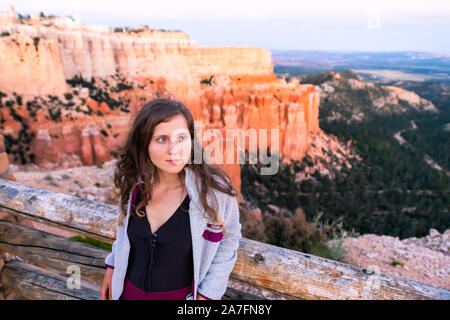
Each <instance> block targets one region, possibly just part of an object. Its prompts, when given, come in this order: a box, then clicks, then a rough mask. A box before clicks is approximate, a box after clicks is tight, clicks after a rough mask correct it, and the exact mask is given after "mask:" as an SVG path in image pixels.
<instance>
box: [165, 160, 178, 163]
mask: <svg viewBox="0 0 450 320" xmlns="http://www.w3.org/2000/svg"><path fill="white" fill-rule="evenodd" d="M166 161H167V162H168V163H170V164H179V163H180V161H181V160H166Z"/></svg>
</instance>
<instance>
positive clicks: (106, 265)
mask: <svg viewBox="0 0 450 320" xmlns="http://www.w3.org/2000/svg"><path fill="white" fill-rule="evenodd" d="M105 268H111V269H114V266H110V265H109V264H106V263H105Z"/></svg>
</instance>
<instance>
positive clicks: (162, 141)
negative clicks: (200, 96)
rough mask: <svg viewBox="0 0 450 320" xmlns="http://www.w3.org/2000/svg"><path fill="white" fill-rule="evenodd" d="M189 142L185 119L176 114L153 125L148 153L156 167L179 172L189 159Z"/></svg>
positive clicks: (169, 171) (189, 136) (189, 137)
mask: <svg viewBox="0 0 450 320" xmlns="http://www.w3.org/2000/svg"><path fill="white" fill-rule="evenodd" d="M191 144H192V143H191V135H190V133H189V129H188V125H187V121H186V119H185V118H184V117H183V116H182V115H181V114H178V115H176V116H173V117H172V118H171V119H170V120H169V121H167V122H161V123H159V124H158V125H157V126H156V127H155V129H154V131H153V136H152V139H151V140H150V144H149V146H148V154H149V157H150V160H151V161H152V163H153V164H154V165H155V166H156V167H157V168H158V169H160V170H163V171H165V172H168V173H179V172H180V171H181V170H183V168H184V166H185V165H186V163H187V162H188V161H189V158H190V155H191V148H192V146H191ZM170 160H172V161H170Z"/></svg>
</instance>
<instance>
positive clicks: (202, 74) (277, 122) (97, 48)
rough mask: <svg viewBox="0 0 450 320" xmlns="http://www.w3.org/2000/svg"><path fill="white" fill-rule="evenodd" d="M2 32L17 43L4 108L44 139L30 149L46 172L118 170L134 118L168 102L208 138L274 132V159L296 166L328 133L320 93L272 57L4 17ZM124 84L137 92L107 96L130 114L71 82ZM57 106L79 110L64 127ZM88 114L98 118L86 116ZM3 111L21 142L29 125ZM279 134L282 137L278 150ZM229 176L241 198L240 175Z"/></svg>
mask: <svg viewBox="0 0 450 320" xmlns="http://www.w3.org/2000/svg"><path fill="white" fill-rule="evenodd" d="M5 17H6V18H5ZM0 29H1V30H0V31H1V32H3V34H7V33H8V34H9V35H6V36H3V37H0V56H1V57H2V59H0V91H2V92H3V93H5V94H6V97H3V104H6V103H5V101H6V100H7V99H9V101H10V103H9V104H10V105H11V104H12V105H13V107H14V109H15V112H16V113H17V114H19V115H21V116H22V117H23V118H24V119H25V121H26V122H27V125H28V127H29V128H28V130H30V131H33V132H35V133H36V136H35V140H34V142H33V143H31V146H30V148H31V151H32V152H33V153H34V154H35V162H37V163H38V164H39V163H41V164H43V163H47V165H48V162H50V163H58V162H61V161H63V160H64V158H65V157H66V156H68V155H77V156H78V157H79V159H80V160H81V162H82V163H83V164H84V165H93V164H96V163H100V162H102V161H107V160H110V159H111V158H112V157H113V155H112V154H111V151H113V150H115V149H116V148H117V146H118V145H120V144H121V143H123V141H124V138H125V136H126V133H127V130H128V127H129V125H130V123H129V121H130V119H131V118H130V115H131V116H132V115H134V113H135V112H136V111H137V110H138V109H139V108H140V106H142V104H143V103H144V102H145V101H148V100H150V99H152V98H154V97H157V96H164V95H172V96H175V97H176V98H177V99H179V100H181V101H183V102H184V103H185V104H186V105H187V106H188V108H189V109H190V110H191V111H192V113H193V115H194V118H195V119H196V120H201V121H202V123H203V124H204V128H205V130H207V129H212V128H216V129H219V130H220V131H221V132H222V134H223V136H224V137H226V129H243V130H248V129H255V130H256V133H257V135H258V138H259V129H267V133H268V139H267V143H268V145H270V146H271V147H272V152H274V151H277V149H278V151H279V152H280V153H281V154H282V155H283V156H285V157H286V158H287V159H296V160H301V159H302V158H303V156H304V154H305V150H306V149H307V147H308V137H309V135H310V134H311V133H312V132H317V131H318V130H319V124H318V109H319V96H318V94H316V92H315V90H314V86H313V85H308V84H299V83H298V81H295V80H293V81H291V82H289V83H286V81H285V80H281V79H278V78H276V77H275V76H274V74H273V63H272V59H271V54H270V52H269V51H267V50H264V49H261V48H233V47H225V48H219V47H218V48H211V47H209V48H207V47H199V46H197V45H196V44H195V42H194V41H191V40H190V39H189V37H188V36H187V35H186V34H185V33H183V32H163V31H157V30H149V29H145V30H144V31H142V32H137V33H129V32H128V33H127V32H112V31H110V30H108V29H107V28H106V27H103V26H89V25H82V24H79V23H76V22H73V21H72V20H70V19H67V18H58V19H53V20H49V19H47V20H45V19H39V18H37V17H34V18H33V19H31V21H30V19H27V20H25V22H23V21H22V23H20V22H19V21H18V20H17V19H15V18H14V14H11V13H10V15H9V16H8V15H3V18H2V16H0ZM118 74H119V75H122V76H123V77H124V79H126V80H124V81H126V83H127V84H135V85H132V86H130V87H128V88H126V89H124V90H117V91H116V90H110V87H107V86H106V87H105V86H103V87H102V88H103V90H104V91H108V92H109V96H110V97H111V99H116V100H117V101H120V102H121V104H122V105H126V107H128V110H129V111H130V113H127V112H123V110H120V109H118V108H112V107H111V106H110V105H108V102H107V101H103V102H99V101H96V100H95V99H93V98H92V96H91V95H90V94H89V90H87V89H86V88H79V87H75V86H74V87H73V86H71V85H69V84H68V83H67V82H66V80H68V79H73V78H74V77H75V76H77V75H80V76H81V77H82V78H83V79H86V80H89V79H91V78H95V80H96V83H100V84H101V83H102V81H106V82H108V81H110V82H114V81H115V80H116V81H115V83H116V84H117V83H118V81H117V79H116V78H114V77H115V76H116V75H118ZM208 80H209V81H208ZM100 84H98V86H99V87H101V85H100ZM67 93H70V97H68V96H67ZM65 94H66V95H65ZM12 95H14V97H12ZM17 95H20V96H21V97H22V99H21V100H22V101H21V104H19V103H18V102H17V98H16V96H17ZM52 96H53V97H52ZM56 97H58V99H57V100H55V99H56ZM36 101H37V102H36ZM72 102H73V103H72ZM37 104H39V105H40V106H42V107H43V108H36V110H35V115H34V116H33V117H31V116H30V113H31V112H30V110H31V109H30V105H31V106H35V105H37ZM58 104H59V105H64V106H66V105H67V106H70V107H64V108H60V109H61V120H60V121H55V120H54V119H53V118H52V117H49V116H48V115H49V113H50V111H49V110H51V109H52V108H56V107H57V106H58ZM83 108H85V109H86V108H88V109H89V108H90V109H91V110H92V111H93V112H92V113H90V114H87V113H83V112H81V111H80V110H83ZM0 110H1V115H2V118H3V119H4V120H5V121H4V123H3V125H2V127H1V128H0V129H1V132H0V133H9V134H12V135H13V136H14V135H17V134H18V131H19V129H20V128H21V125H20V124H19V123H18V122H17V121H16V120H15V119H14V117H13V116H12V113H11V111H8V109H7V108H2V109H0ZM32 118H33V119H32ZM22 128H23V124H22ZM272 129H277V130H278V140H277V141H276V143H275V145H272V141H271V136H270V133H271V130H272ZM208 142H209V140H208V139H205V138H204V137H203V143H204V144H206V143H208ZM246 148H248V144H246ZM224 161H225V160H224ZM223 167H224V168H225V170H226V171H227V172H228V173H229V174H230V176H231V177H232V180H233V183H234V184H235V185H236V186H237V187H238V188H239V186H240V171H239V165H238V164H237V163H236V162H235V163H234V164H224V165H223Z"/></svg>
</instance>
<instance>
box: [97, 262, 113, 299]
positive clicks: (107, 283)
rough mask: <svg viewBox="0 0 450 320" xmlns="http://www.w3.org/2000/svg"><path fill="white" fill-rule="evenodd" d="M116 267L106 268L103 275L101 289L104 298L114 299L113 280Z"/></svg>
mask: <svg viewBox="0 0 450 320" xmlns="http://www.w3.org/2000/svg"><path fill="white" fill-rule="evenodd" d="M113 271H114V269H112V268H106V271H105V276H104V277H103V283H102V287H101V289H100V293H101V298H102V300H112V294H111V282H112V274H113Z"/></svg>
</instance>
